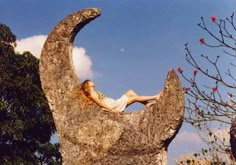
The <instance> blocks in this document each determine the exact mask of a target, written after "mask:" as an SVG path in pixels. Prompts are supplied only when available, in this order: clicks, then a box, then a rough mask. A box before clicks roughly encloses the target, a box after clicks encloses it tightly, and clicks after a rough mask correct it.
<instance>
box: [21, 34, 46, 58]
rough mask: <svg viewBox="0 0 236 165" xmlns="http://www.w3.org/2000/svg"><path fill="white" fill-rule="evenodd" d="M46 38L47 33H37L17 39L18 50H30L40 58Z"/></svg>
mask: <svg viewBox="0 0 236 165" xmlns="http://www.w3.org/2000/svg"><path fill="white" fill-rule="evenodd" d="M46 38H47V36H46V35H36V36H31V37H28V38H23V39H21V40H17V41H16V44H17V47H16V51H17V52H20V53H22V52H24V51H30V52H31V53H32V54H33V55H34V56H35V57H37V58H39V57H40V54H41V50H42V48H43V44H44V42H45V40H46Z"/></svg>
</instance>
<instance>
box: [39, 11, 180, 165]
mask: <svg viewBox="0 0 236 165" xmlns="http://www.w3.org/2000/svg"><path fill="white" fill-rule="evenodd" d="M99 15H100V11H99V9H96V8H91V9H84V10H81V11H79V12H76V13H74V14H71V15H69V16H67V17H66V18H65V19H64V20H62V21H61V22H60V23H59V24H58V25H57V26H56V27H55V28H54V29H53V31H52V32H51V33H50V34H49V35H48V38H47V40H46V42H45V44H44V48H43V50H42V53H41V59H40V76H41V81H42V86H43V90H44V92H45V94H46V97H47V99H48V102H49V105H50V109H51V111H52V114H53V118H54V120H55V124H56V128H57V131H58V134H59V141H60V145H61V154H62V157H63V164H65V165H78V164H83V165H90V164H91V165H106V164H107V165H109V164H110V165H128V164H129V165H132V164H135V165H136V164H137V165H145V164H148V165H152V164H153V165H157V164H167V147H168V145H169V143H170V142H171V141H172V139H173V138H174V137H175V135H176V134H177V132H178V130H179V129H180V127H181V125H182V121H183V115H184V94H183V90H182V86H181V83H180V81H179V78H178V76H177V74H176V73H175V71H174V70H170V71H169V73H168V75H167V80H166V82H165V86H164V94H163V96H162V97H161V98H160V100H159V102H158V104H155V105H153V106H152V107H151V108H149V109H145V110H138V111H134V112H129V113H124V114H122V115H116V114H113V113H109V112H106V111H104V110H102V109H101V108H99V107H98V106H97V105H95V104H90V105H88V104H86V101H85V96H84V95H83V93H82V92H80V94H79V96H78V97H71V90H72V88H73V87H75V86H78V85H79V84H80V81H79V79H78V78H77V77H76V74H75V72H74V68H73V65H72V57H71V56H72V46H73V41H74V38H75V36H76V34H77V33H78V32H79V31H80V29H82V28H83V27H84V25H86V24H87V23H88V22H89V21H91V20H93V19H94V18H96V17H97V16H99ZM101 58H102V57H101ZM157 74H160V73H157Z"/></svg>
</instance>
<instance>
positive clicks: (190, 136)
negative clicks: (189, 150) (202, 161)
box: [175, 131, 202, 145]
mask: <svg viewBox="0 0 236 165" xmlns="http://www.w3.org/2000/svg"><path fill="white" fill-rule="evenodd" d="M175 142H176V143H181V144H183V145H186V144H188V145H199V144H201V143H202V140H201V138H200V137H199V135H198V134H197V133H194V132H188V131H183V132H179V133H178V134H177V135H176V137H175Z"/></svg>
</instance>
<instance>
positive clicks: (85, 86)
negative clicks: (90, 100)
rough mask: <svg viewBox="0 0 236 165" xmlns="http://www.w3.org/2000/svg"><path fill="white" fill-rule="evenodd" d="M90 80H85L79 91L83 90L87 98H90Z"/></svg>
mask: <svg viewBox="0 0 236 165" xmlns="http://www.w3.org/2000/svg"><path fill="white" fill-rule="evenodd" d="M89 82H90V80H89V79H87V80H85V81H84V82H83V83H82V84H81V89H82V90H83V92H84V94H85V96H87V97H89V96H90V86H89Z"/></svg>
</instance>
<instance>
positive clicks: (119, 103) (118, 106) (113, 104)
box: [97, 91, 128, 112]
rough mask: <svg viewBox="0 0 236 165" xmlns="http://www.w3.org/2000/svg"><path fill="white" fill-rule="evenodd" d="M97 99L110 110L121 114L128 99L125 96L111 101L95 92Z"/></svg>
mask: <svg viewBox="0 0 236 165" xmlns="http://www.w3.org/2000/svg"><path fill="white" fill-rule="evenodd" d="M97 93H98V97H99V99H100V100H101V101H102V102H103V103H104V104H105V105H107V106H108V107H110V108H111V109H114V110H117V111H119V112H123V111H124V110H125V108H126V106H127V103H128V97H127V96H126V95H123V96H121V97H120V98H118V99H112V98H109V97H106V96H105V95H104V94H103V93H101V92H99V91H97Z"/></svg>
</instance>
